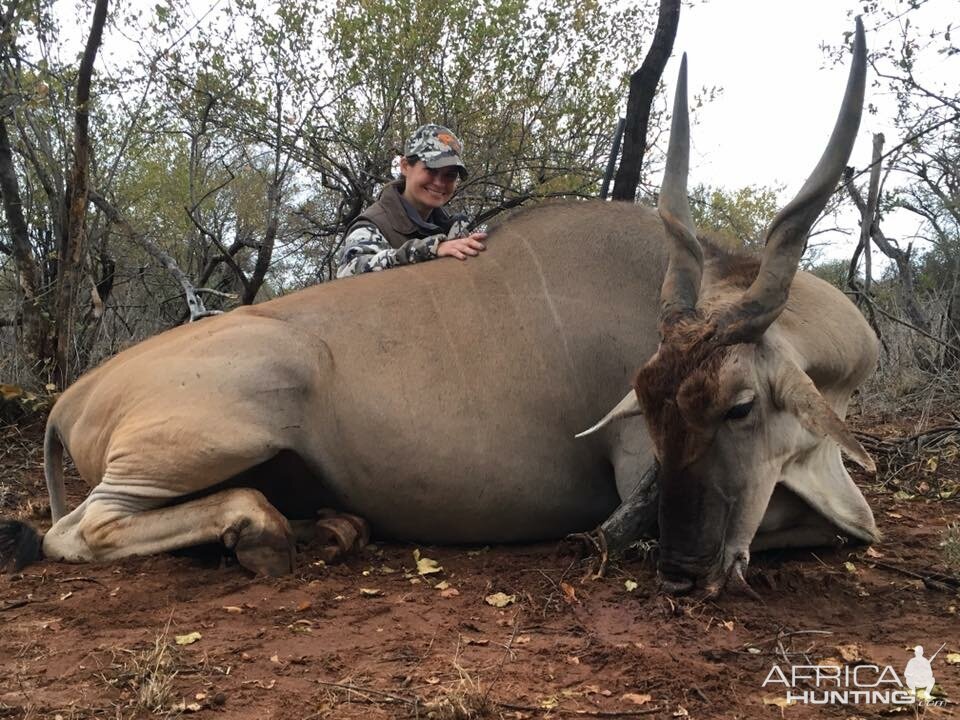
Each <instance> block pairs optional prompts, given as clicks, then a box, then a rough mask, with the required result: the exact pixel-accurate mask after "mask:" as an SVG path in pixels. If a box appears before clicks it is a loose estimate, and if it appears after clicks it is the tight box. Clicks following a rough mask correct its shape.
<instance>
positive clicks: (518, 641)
mask: <svg viewBox="0 0 960 720" xmlns="http://www.w3.org/2000/svg"><path fill="white" fill-rule="evenodd" d="M513 644H514V645H529V644H530V636H529V635H520V636H519V637H517V638H515V639H514V641H513Z"/></svg>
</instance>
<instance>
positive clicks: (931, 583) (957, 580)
mask: <svg viewBox="0 0 960 720" xmlns="http://www.w3.org/2000/svg"><path fill="white" fill-rule="evenodd" d="M868 564H870V565H876V566H877V567H882V568H883V569H884V570H890V571H892V572H897V573H900V574H901V575H906V576H907V577H910V578H913V579H914V580H920V581H921V582H923V584H924V585H926V586H927V587H929V588H932V589H934V590H947V591H949V589H950V587H953V588H960V577H958V576H957V575H946V574H944V573H929V574H927V575H921V574H920V573H917V572H914V571H913V570H908V569H907V568H902V567H899V566H898V565H892V564H891V563H887V562H883V561H882V560H875V559H873V558H870V560H869V562H868Z"/></svg>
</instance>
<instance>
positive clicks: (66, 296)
mask: <svg viewBox="0 0 960 720" xmlns="http://www.w3.org/2000/svg"><path fill="white" fill-rule="evenodd" d="M106 20H107V0H97V4H96V6H95V8H94V11H93V25H92V27H91V28H90V36H89V37H88V38H87V46H86V48H85V49H84V52H83V59H82V60H81V61H80V70H79V72H78V74H77V99H76V102H77V109H76V113H75V114H74V138H73V168H72V170H71V172H70V185H69V189H68V191H67V234H66V238H65V242H64V243H63V244H62V245H61V248H60V271H59V273H58V274H57V303H56V316H55V318H56V328H57V346H56V357H55V366H54V381H55V382H56V384H57V385H58V386H59V387H60V388H64V387H66V386H67V385H68V384H69V383H70V381H71V380H72V379H73V378H72V375H73V369H72V368H71V367H70V357H69V356H70V348H71V346H72V344H73V335H74V323H75V315H76V301H77V297H76V296H77V289H78V286H79V282H80V274H81V271H82V269H83V256H84V251H85V250H86V248H85V247H84V246H85V244H86V242H85V241H86V219H87V200H88V198H87V195H88V188H87V181H88V179H89V172H90V82H91V78H92V76H93V63H94V61H95V60H96V58H97V50H98V49H99V48H100V42H101V40H102V39H103V26H104V24H105V23H106Z"/></svg>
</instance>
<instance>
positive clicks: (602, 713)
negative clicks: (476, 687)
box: [494, 702, 663, 717]
mask: <svg viewBox="0 0 960 720" xmlns="http://www.w3.org/2000/svg"><path fill="white" fill-rule="evenodd" d="M494 705H496V706H497V707H501V708H505V709H507V710H522V711H526V712H543V708H541V707H533V706H532V705H516V704H514V703H503V702H494ZM662 710H663V708H661V707H660V706H654V707H650V708H644V709H643V710H564V711H563V714H564V715H579V716H581V717H640V716H642V715H653V714H654V713H658V712H661V711H662Z"/></svg>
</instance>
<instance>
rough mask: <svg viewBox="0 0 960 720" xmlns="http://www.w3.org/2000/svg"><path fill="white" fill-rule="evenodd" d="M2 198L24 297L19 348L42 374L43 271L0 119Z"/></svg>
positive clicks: (45, 329) (45, 326)
mask: <svg viewBox="0 0 960 720" xmlns="http://www.w3.org/2000/svg"><path fill="white" fill-rule="evenodd" d="M0 195H2V196H3V211H4V214H5V216H6V219H7V233H8V235H9V236H10V242H11V249H12V255H13V266H14V269H15V270H16V273H17V285H18V287H19V289H20V293H21V294H22V296H23V306H22V310H21V316H22V321H21V322H20V323H19V327H20V329H19V330H18V333H19V334H20V342H19V343H18V344H19V345H20V347H21V348H22V349H23V351H24V355H25V359H26V361H27V365H29V366H30V367H32V368H33V369H34V370H35V371H37V372H41V373H42V371H43V367H44V365H46V364H47V363H48V362H49V360H51V354H50V346H49V338H50V325H49V322H48V316H47V314H46V313H44V312H43V304H42V302H41V300H40V292H39V290H40V278H39V276H40V268H39V267H38V266H37V259H36V257H35V256H34V254H33V249H32V248H31V247H30V238H29V235H28V232H27V221H26V219H25V218H24V215H23V201H22V199H21V196H20V182H19V180H18V179H17V170H16V167H15V166H14V162H13V151H12V149H11V147H10V136H9V135H8V134H7V124H6V120H5V119H4V118H3V117H0Z"/></svg>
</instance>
